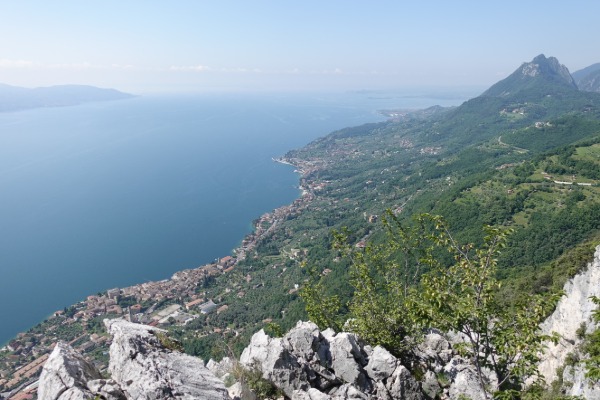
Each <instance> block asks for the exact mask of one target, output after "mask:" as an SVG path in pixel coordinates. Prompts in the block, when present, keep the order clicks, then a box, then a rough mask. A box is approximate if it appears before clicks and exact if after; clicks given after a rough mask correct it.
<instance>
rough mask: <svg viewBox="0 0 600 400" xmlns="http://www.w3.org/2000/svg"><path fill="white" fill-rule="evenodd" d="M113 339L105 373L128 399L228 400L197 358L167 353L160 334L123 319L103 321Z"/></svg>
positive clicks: (223, 390)
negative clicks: (109, 374)
mask: <svg viewBox="0 0 600 400" xmlns="http://www.w3.org/2000/svg"><path fill="white" fill-rule="evenodd" d="M104 323H105V325H106V327H107V329H108V331H109V333H110V334H111V335H112V336H113V342H112V345H111V346H110V363H109V367H108V370H109V372H110V373H111V376H112V378H113V379H114V380H115V381H117V382H119V384H120V386H121V389H122V390H123V392H124V393H125V395H126V396H127V398H128V399H150V400H158V399H175V398H177V399H206V400H224V399H228V398H229V397H228V394H227V390H226V389H225V386H224V385H223V382H221V381H220V380H219V379H217V378H216V377H215V376H214V375H213V374H212V373H211V372H210V371H208V370H207V369H206V368H205V367H204V363H203V362H202V360H200V359H199V358H195V357H191V356H188V355H186V354H183V353H179V352H177V351H173V350H169V349H166V348H165V347H164V346H163V345H162V343H161V341H160V340H159V339H158V338H157V336H156V334H158V333H159V332H161V331H162V330H159V329H155V328H152V327H150V326H146V325H139V324H133V323H130V322H127V321H125V320H122V319H116V320H105V321H104Z"/></svg>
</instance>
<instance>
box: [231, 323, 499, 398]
mask: <svg viewBox="0 0 600 400" xmlns="http://www.w3.org/2000/svg"><path fill="white" fill-rule="evenodd" d="M415 354H416V358H415V360H413V363H414V365H413V366H412V367H413V368H412V369H413V370H419V371H421V372H422V374H421V375H422V376H419V379H416V378H415V376H413V374H412V373H411V372H410V370H409V368H407V366H405V365H403V363H402V362H401V360H399V359H398V358H396V357H395V356H394V355H392V354H391V353H390V352H388V351H387V350H386V349H384V348H383V347H380V346H377V347H375V348H372V347H370V346H368V345H365V344H364V343H363V342H362V341H361V340H360V339H359V338H358V337H357V336H356V335H354V334H351V333H346V332H342V333H337V334H336V333H335V332H333V331H332V330H331V329H327V330H325V331H322V332H321V331H319V329H318V327H317V326H316V325H315V324H313V323H311V322H298V324H297V325H296V327H294V328H293V329H292V330H290V331H289V332H288V333H287V334H286V335H285V336H284V337H282V338H271V337H269V336H268V335H267V334H265V333H264V331H260V332H258V333H256V334H255V335H254V336H253V337H252V340H251V342H250V345H249V346H248V347H247V348H246V349H245V350H244V352H243V353H242V356H241V358H240V363H241V364H242V365H243V366H244V367H245V368H248V369H250V368H253V369H254V368H258V369H259V370H260V371H261V372H262V375H263V378H264V379H266V380H269V381H271V382H272V383H273V384H274V385H275V386H277V387H278V388H279V389H281V390H282V391H283V392H284V393H285V394H286V396H288V397H290V398H292V399H298V400H325V399H409V400H421V399H423V400H424V399H433V398H439V397H443V398H449V399H458V398H461V397H462V396H468V397H469V398H471V399H473V400H478V399H483V398H484V396H483V393H482V391H481V390H480V389H479V383H478V381H476V380H475V378H476V375H475V371H474V368H473V366H472V365H470V364H469V363H468V362H467V361H466V360H464V359H462V358H461V357H459V356H458V355H456V354H454V353H453V351H452V346H451V343H450V342H449V341H448V340H447V339H446V338H445V337H444V336H443V335H441V334H440V333H439V332H431V333H429V334H428V335H426V337H425V340H424V341H423V343H422V344H421V345H420V346H419V348H418V349H417V350H416V351H415ZM415 366H416V367H417V368H414V367H415ZM492 384H493V382H492Z"/></svg>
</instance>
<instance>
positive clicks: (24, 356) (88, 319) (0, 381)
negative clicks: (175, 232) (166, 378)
mask: <svg viewBox="0 0 600 400" xmlns="http://www.w3.org/2000/svg"><path fill="white" fill-rule="evenodd" d="M274 161H276V162H280V163H284V164H290V165H294V166H295V167H296V168H297V171H296V172H298V173H300V174H301V175H302V176H305V175H306V174H307V173H309V172H311V171H312V170H313V169H314V168H316V166H315V165H312V163H310V162H299V161H297V160H294V161H293V162H290V161H289V160H286V159H284V158H279V159H274ZM319 185H322V184H315V183H312V182H309V181H307V180H306V179H304V178H301V180H300V189H301V191H302V196H301V197H299V198H298V199H296V200H295V201H294V202H293V203H292V204H290V205H287V206H283V207H280V208H277V209H275V210H273V211H272V212H269V213H266V214H264V215H262V216H261V217H260V218H258V219H257V220H255V221H254V231H253V232H252V233H250V234H248V235H247V236H246V237H245V238H244V239H243V241H242V243H241V245H240V246H239V247H238V248H236V249H234V250H233V252H232V255H229V256H225V257H222V258H219V259H216V260H214V262H212V263H209V264H206V265H202V266H200V267H197V268H194V269H187V270H183V271H179V272H176V273H175V274H173V276H172V277H171V278H170V279H165V280H161V281H156V282H145V283H141V284H138V285H134V286H129V287H124V288H112V289H109V290H106V291H105V292H101V293H97V294H95V295H90V296H88V297H87V298H86V299H84V300H82V301H80V302H78V303H76V304H73V305H71V306H68V307H65V308H64V309H61V310H57V311H55V312H54V313H53V314H52V315H51V316H50V317H49V318H48V319H46V320H45V321H44V322H42V323H41V324H39V325H37V326H36V327H33V328H31V329H30V330H29V331H27V332H22V333H19V334H18V335H17V337H16V338H14V339H13V340H11V341H10V342H9V343H8V344H7V345H5V346H4V347H3V348H1V349H0V398H8V397H10V399H11V400H13V399H14V400H22V399H32V398H34V393H35V392H36V390H37V385H38V377H39V374H40V372H41V369H42V367H43V365H44V362H45V361H46V359H47V358H48V356H49V355H50V352H51V351H52V349H53V348H54V346H55V345H56V343H57V342H58V341H59V340H63V341H65V340H68V342H69V344H70V345H71V346H73V347H74V348H75V349H76V350H78V351H80V352H81V353H83V354H87V355H89V356H94V353H95V352H96V353H98V352H99V353H104V354H106V352H107V348H108V346H109V345H110V343H109V341H110V337H109V336H107V335H106V334H104V333H103V332H102V329H101V325H102V321H103V319H105V318H119V317H120V318H125V319H127V320H129V321H132V322H137V323H142V324H147V325H150V326H161V325H162V326H167V325H169V326H172V325H186V324H188V323H189V322H190V321H193V320H194V319H196V318H201V317H202V318H210V314H212V313H221V312H223V311H225V310H227V308H228V305H227V304H226V303H219V301H218V300H217V299H219V298H220V297H221V296H220V295H221V293H216V292H214V290H205V288H206V286H207V285H206V284H205V283H206V282H208V281H210V280H212V279H214V278H216V277H217V276H220V275H225V274H229V273H231V272H233V271H234V270H235V268H236V264H237V263H238V261H240V260H243V259H245V258H246V257H247V256H248V255H250V254H251V253H252V252H253V250H254V249H255V248H256V246H257V245H258V244H259V242H260V241H261V239H263V238H264V237H266V236H267V235H268V234H269V233H270V232H271V231H273V230H274V229H276V227H277V226H278V225H279V223H280V222H281V221H284V220H285V218H286V217H287V216H288V215H290V214H291V213H299V212H301V211H302V210H303V209H305V208H306V206H307V205H308V203H310V202H311V201H312V200H313V198H314V192H315V190H319V189H320V187H319ZM295 256H296V254H294V253H292V254H289V257H295ZM246 279H247V280H248V279H251V277H250V276H247V277H246ZM232 285H233V283H232ZM211 289H213V288H211ZM224 290H226V291H231V290H236V288H235V287H226V288H225V289H224ZM213 329H214V332H215V333H223V334H227V333H233V334H237V332H226V330H228V329H229V328H225V331H223V330H221V329H220V328H213ZM96 355H97V354H96ZM91 358H93V359H95V360H96V361H95V362H96V363H97V364H98V365H97V367H98V368H99V369H100V370H103V369H104V368H106V367H107V365H106V362H104V361H98V360H102V359H103V358H106V357H91ZM103 364H104V365H103Z"/></svg>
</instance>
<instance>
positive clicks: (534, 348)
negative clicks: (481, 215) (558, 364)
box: [303, 212, 561, 398]
mask: <svg viewBox="0 0 600 400" xmlns="http://www.w3.org/2000/svg"><path fill="white" fill-rule="evenodd" d="M384 226H385V227H386V230H387V237H386V240H385V241H384V242H383V243H380V244H368V245H367V246H366V247H365V249H364V250H358V249H355V248H351V247H345V249H346V252H347V254H348V256H349V257H350V258H351V259H352V272H351V279H350V283H351V285H352V286H353V288H354V296H353V298H352V300H351V301H350V302H349V304H348V305H347V308H348V309H349V314H348V315H344V316H343V317H345V318H348V322H347V323H346V325H345V327H346V328H349V329H350V330H352V331H353V332H355V333H357V334H359V335H360V336H361V337H362V338H363V339H365V340H366V341H367V342H369V343H371V344H372V345H378V344H379V345H383V346H384V347H386V348H387V349H388V350H390V351H391V352H393V353H395V354H396V355H398V356H402V355H406V354H407V353H410V351H411V348H412V346H414V344H415V343H416V341H418V339H419V337H420V336H421V333H422V332H424V330H425V329H426V328H436V329H439V330H441V331H446V332H448V331H455V332H459V333H461V334H462V335H463V337H464V339H465V341H464V343H462V344H461V345H458V346H456V349H457V350H458V351H459V352H460V353H461V354H462V355H463V356H464V357H466V358H468V359H470V360H471V361H472V362H473V365H474V366H475V369H476V371H477V375H478V380H479V384H480V387H481V390H482V391H483V392H484V393H485V394H486V397H488V398H491V397H492V396H494V397H498V398H519V397H520V396H521V395H522V393H523V392H524V391H525V382H526V381H528V380H531V381H532V382H540V379H541V376H540V375H539V374H538V371H537V364H538V362H539V354H540V353H541V350H542V349H543V346H544V343H545V342H546V341H547V340H549V339H551V337H549V336H547V335H543V334H542V333H541V331H540V329H539V324H540V322H541V321H542V320H543V319H544V318H545V317H546V316H547V315H548V313H549V312H550V310H551V307H553V305H554V304H555V303H556V301H557V300H558V297H560V295H561V294H560V293H559V294H555V295H546V296H545V297H544V296H540V295H535V296H534V295H527V296H525V298H523V299H521V300H519V301H515V302H514V304H513V305H512V306H511V307H506V301H505V300H504V299H503V301H499V300H500V299H499V298H498V292H499V291H498V289H499V288H500V283H499V282H498V280H497V278H496V273H497V258H496V257H497V256H498V253H499V251H500V250H501V249H502V248H504V247H505V245H506V237H507V235H508V234H509V233H510V231H508V230H506V229H500V228H494V227H490V226H486V227H485V228H484V231H485V238H484V241H483V244H482V245H481V246H479V248H476V247H475V246H474V245H473V244H467V245H461V244H459V243H457V242H456V240H455V239H454V237H453V235H452V234H451V232H450V230H449V228H448V226H447V224H446V222H445V221H444V220H443V219H442V218H441V217H439V216H434V215H429V214H423V215H421V216H419V217H418V218H417V219H416V223H415V224H414V225H413V226H412V227H410V228H408V227H404V226H402V225H401V224H400V222H399V221H398V220H397V219H396V218H395V217H394V216H393V214H392V213H391V212H388V214H387V218H386V220H385V221H384ZM343 238H344V236H343V235H338V241H339V239H343ZM447 255H450V256H451V257H450V259H448V257H447ZM315 288H318V286H316V287H314V288H313V289H310V288H309V289H305V290H304V291H303V298H304V299H305V301H306V302H307V305H308V304H310V305H311V308H312V309H309V308H308V307H307V311H308V313H309V316H310V317H313V316H314V315H315V314H319V312H320V313H321V315H324V314H325V312H322V309H323V307H322V306H323V305H329V306H331V305H332V303H331V302H330V303H327V302H326V301H323V299H321V300H319V301H315V298H314V297H313V298H312V300H311V295H315V294H318V295H319V296H321V297H323V294H322V293H323V291H322V290H318V289H317V290H315ZM311 301H312V303H311ZM335 306H337V309H338V310H339V309H342V308H341V307H339V304H334V307H333V308H335ZM315 309H316V310H321V311H318V312H316V313H315ZM326 314H327V315H328V318H326V319H322V320H321V323H326V322H327V321H332V320H335V319H336V317H335V316H333V315H332V308H331V307H330V308H329V309H328V310H327V311H326ZM338 318H339V316H338ZM336 324H337V325H338V326H339V325H340V323H339V320H338V322H336ZM486 372H491V373H493V375H494V376H495V381H496V382H488V381H487V378H486V376H487V375H488V374H487V373H486Z"/></svg>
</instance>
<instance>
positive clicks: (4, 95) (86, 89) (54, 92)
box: [0, 84, 134, 112]
mask: <svg viewBox="0 0 600 400" xmlns="http://www.w3.org/2000/svg"><path fill="white" fill-rule="evenodd" d="M131 97H134V96H133V95H131V94H128V93H124V92H120V91H118V90H115V89H102V88H97V87H94V86H86V85H59V86H49V87H39V88H34V89H29V88H24V87H18V86H10V85H5V84H0V112H6V111H17V110H25V109H30V108H39V107H62V106H73V105H77V104H82V103H89V102H93V101H111V100H121V99H127V98H131Z"/></svg>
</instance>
